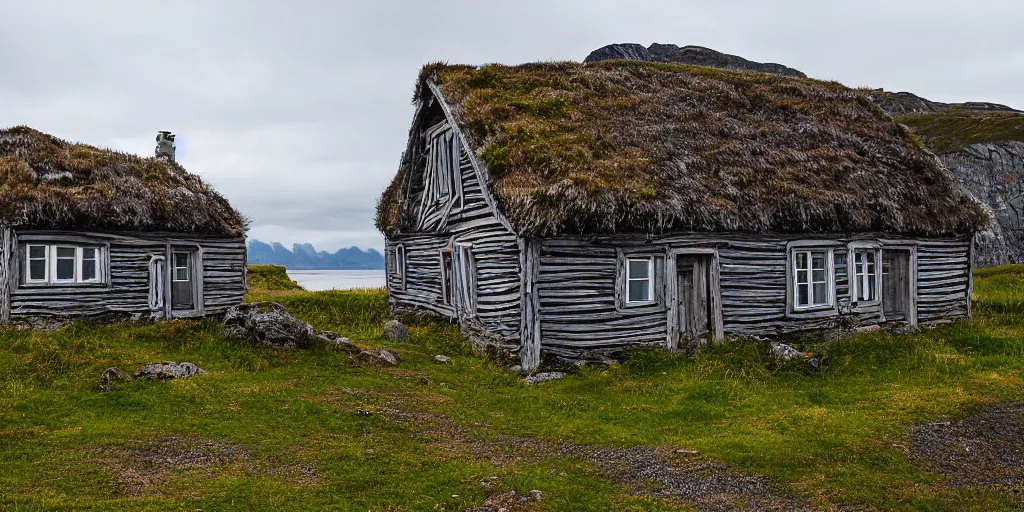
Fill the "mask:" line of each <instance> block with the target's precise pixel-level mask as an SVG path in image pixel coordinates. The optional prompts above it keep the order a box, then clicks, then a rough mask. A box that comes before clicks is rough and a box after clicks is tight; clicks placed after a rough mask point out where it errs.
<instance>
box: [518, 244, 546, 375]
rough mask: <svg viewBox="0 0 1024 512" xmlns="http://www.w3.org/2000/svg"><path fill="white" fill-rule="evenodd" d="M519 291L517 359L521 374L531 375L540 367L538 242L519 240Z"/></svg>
mask: <svg viewBox="0 0 1024 512" xmlns="http://www.w3.org/2000/svg"><path fill="white" fill-rule="evenodd" d="M519 246H520V254H521V269H522V273H521V274H520V283H521V286H520V289H521V292H522V294H523V300H522V308H521V309H522V326H521V331H520V332H521V334H520V344H521V345H522V346H521V348H520V350H519V359H520V361H521V364H522V367H523V372H525V373H533V372H534V371H536V370H537V368H538V367H539V366H540V341H541V333H540V311H539V310H540V297H539V294H538V292H537V278H538V276H539V275H540V242H538V241H536V240H523V239H520V242H519Z"/></svg>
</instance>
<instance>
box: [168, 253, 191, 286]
mask: <svg viewBox="0 0 1024 512" xmlns="http://www.w3.org/2000/svg"><path fill="white" fill-rule="evenodd" d="M172 256H174V273H173V274H171V281H173V282H176V283H185V282H191V281H192V276H190V275H189V266H188V260H189V253H187V252H175V253H173V254H172Z"/></svg>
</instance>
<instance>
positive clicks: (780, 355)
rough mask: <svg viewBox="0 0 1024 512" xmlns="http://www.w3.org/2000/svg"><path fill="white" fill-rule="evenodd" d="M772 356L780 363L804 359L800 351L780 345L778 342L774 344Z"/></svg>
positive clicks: (783, 344)
mask: <svg viewBox="0 0 1024 512" xmlns="http://www.w3.org/2000/svg"><path fill="white" fill-rule="evenodd" d="M771 348H772V355H773V356H775V359H778V360H779V361H783V362H785V361H792V360H794V359H796V358H798V357H802V356H803V354H801V353H800V351H799V350H797V349H795V348H793V347H791V346H789V345H786V344H785V343H779V342H777V341H773V342H772V346H771Z"/></svg>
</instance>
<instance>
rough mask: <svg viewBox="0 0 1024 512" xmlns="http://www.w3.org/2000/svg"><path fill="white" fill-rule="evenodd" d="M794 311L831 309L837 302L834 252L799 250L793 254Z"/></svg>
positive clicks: (809, 249) (812, 249) (811, 249)
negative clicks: (835, 301)
mask: <svg viewBox="0 0 1024 512" xmlns="http://www.w3.org/2000/svg"><path fill="white" fill-rule="evenodd" d="M791 265H792V269H793V272H792V279H793V309H795V310H801V309H815V308H823V307H829V306H832V305H833V304H834V302H833V301H834V300H835V281H834V279H835V275H834V272H833V262H832V251H831V250H829V249H815V248H807V249H803V248H801V249H797V250H794V251H793V254H792V262H791Z"/></svg>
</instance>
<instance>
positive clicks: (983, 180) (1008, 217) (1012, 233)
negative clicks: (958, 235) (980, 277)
mask: <svg viewBox="0 0 1024 512" xmlns="http://www.w3.org/2000/svg"><path fill="white" fill-rule="evenodd" d="M939 160H941V161H942V163H943V165H945V166H946V167H948V168H949V169H950V170H952V171H953V173H954V174H956V177H957V179H958V180H959V181H960V182H961V183H962V184H963V185H964V186H965V187H967V189H968V190H970V191H971V193H972V194H974V196H975V197H977V198H978V199H979V200H980V201H981V202H982V203H984V204H985V205H986V206H987V207H988V208H989V209H990V210H991V212H992V216H993V219H994V223H993V225H992V228H991V229H990V230H988V231H986V232H983V233H979V234H978V238H977V245H976V246H975V265H977V266H979V267H989V266H993V265H1006V264H1008V263H1024V142H1018V141H1007V142H991V143H986V144H972V145H970V146H966V147H964V148H963V149H961V150H959V151H956V152H953V153H947V154H940V155H939Z"/></svg>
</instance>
